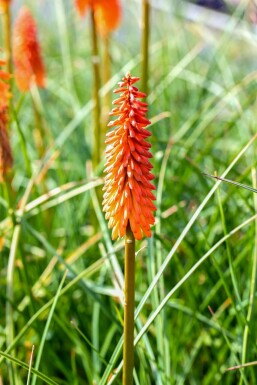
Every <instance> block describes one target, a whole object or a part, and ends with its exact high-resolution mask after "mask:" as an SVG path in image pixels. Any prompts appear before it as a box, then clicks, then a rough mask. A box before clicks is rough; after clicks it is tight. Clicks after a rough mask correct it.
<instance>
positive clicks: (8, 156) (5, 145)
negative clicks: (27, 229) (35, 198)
mask: <svg viewBox="0 0 257 385" xmlns="http://www.w3.org/2000/svg"><path fill="white" fill-rule="evenodd" d="M2 65H5V62H4V61H3V60H0V66H2ZM9 77H10V76H9V74H7V73H6V72H4V71H2V70H0V182H2V181H3V177H4V175H5V174H6V173H7V171H8V170H9V169H10V168H11V167H12V152H11V147H10V142H9V137H8V132H7V125H8V99H9V98H10V92H9V84H8V83H6V82H5V80H8V79H9Z"/></svg>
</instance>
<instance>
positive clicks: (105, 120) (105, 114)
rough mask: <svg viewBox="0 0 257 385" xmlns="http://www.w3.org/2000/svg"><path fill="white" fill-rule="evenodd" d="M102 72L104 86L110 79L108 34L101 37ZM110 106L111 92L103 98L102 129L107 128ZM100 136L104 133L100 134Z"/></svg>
mask: <svg viewBox="0 0 257 385" xmlns="http://www.w3.org/2000/svg"><path fill="white" fill-rule="evenodd" d="M102 71H103V84H104V85H106V84H107V83H108V82H109V80H110V79H111V60H110V37H109V34H108V33H107V34H106V35H105V36H104V37H103V70H102ZM111 104H112V96H111V91H110V90H109V91H107V92H106V93H105V95H104V98H103V113H102V115H103V127H107V123H108V120H109V111H110V109H111ZM102 131H103V130H102ZM102 134H104V133H103V132H102ZM102 136H103V135H102ZM103 140H104V139H103V138H102V137H101V141H103Z"/></svg>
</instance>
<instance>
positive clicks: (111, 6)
mask: <svg viewBox="0 0 257 385" xmlns="http://www.w3.org/2000/svg"><path fill="white" fill-rule="evenodd" d="M75 6H76V8H77V10H78V13H79V14H80V16H81V17H83V16H85V14H86V12H87V10H88V8H89V7H91V8H92V9H93V11H94V15H95V21H96V26H97V30H98V32H99V33H100V34H101V35H106V34H107V33H108V32H110V31H113V30H114V29H115V28H117V26H118V24H119V22H120V18H121V5H120V0H91V1H90V0H75Z"/></svg>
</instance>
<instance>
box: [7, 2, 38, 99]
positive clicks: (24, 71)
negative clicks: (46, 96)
mask: <svg viewBox="0 0 257 385" xmlns="http://www.w3.org/2000/svg"><path fill="white" fill-rule="evenodd" d="M40 51H41V50H40V46H39V43H38V39H37V28H36V23H35V20H34V19H33V16H32V15H31V13H30V10H29V9H28V8H27V7H22V8H21V10H20V12H19V15H18V17H17V19H16V22H15V25H14V30H13V59H14V65H15V79H16V83H17V86H18V88H19V89H20V91H28V90H29V89H30V86H31V84H32V83H33V82H35V83H36V84H37V86H38V87H44V86H45V69H44V64H43V61H42V57H41V52H40Z"/></svg>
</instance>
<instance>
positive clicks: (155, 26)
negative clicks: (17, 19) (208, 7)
mask: <svg viewBox="0 0 257 385" xmlns="http://www.w3.org/2000/svg"><path fill="white" fill-rule="evenodd" d="M125 3H126V4H124V11H123V23H122V25H121V26H120V28H119V30H118V31H117V32H115V33H114V34H113V35H112V37H111V40H110V49H111V63H112V78H111V80H110V82H109V83H108V84H106V85H103V87H102V88H101V90H100V98H101V100H103V98H104V95H105V94H106V93H108V91H109V90H112V89H113V88H114V86H115V85H116V83H117V81H119V80H120V78H121V76H122V75H124V74H125V73H126V72H127V71H128V70H130V71H131V73H132V74H133V75H134V76H137V75H140V70H141V62H140V55H139V52H140V41H139V34H140V12H139V9H140V5H139V2H131V4H129V5H128V4H127V3H128V2H125ZM28 4H30V5H32V10H33V12H34V16H35V18H36V19H37V22H38V28H39V36H40V39H41V45H42V48H43V52H44V59H45V62H46V69H47V86H46V90H40V91H38V92H39V93H38V98H39V99H38V103H39V105H40V108H41V114H42V118H43V121H44V122H45V128H46V132H48V133H49V134H47V135H46V137H45V143H46V144H47V145H46V148H45V151H44V155H43V156H42V157H41V158H39V157H38V152H37V149H36V147H35V142H34V138H33V133H34V116H33V109H32V107H31V103H30V97H29V95H24V96H23V97H21V96H20V94H19V93H18V91H17V89H16V88H15V87H14V90H13V98H12V104H13V107H12V108H13V110H11V139H12V148H13V154H14V168H13V171H12V176H13V179H12V189H11V190H12V195H11V199H12V203H11V207H10V208H9V207H8V202H7V199H6V195H5V194H4V187H3V185H1V186H0V191H1V196H0V245H1V243H2V241H3V240H4V246H3V248H2V250H1V257H0V287H1V291H0V350H1V352H2V353H1V352H0V356H1V357H0V363H1V364H0V379H1V378H2V379H3V383H6V384H9V383H10V384H11V385H14V384H15V385H20V384H24V383H26V380H27V377H28V370H29V361H30V355H31V351H32V346H33V345H34V346H35V350H34V363H33V365H32V372H31V383H33V385H35V383H37V385H39V384H44V383H49V384H55V383H56V384H67V385H68V384H72V385H73V384H74V385H76V384H78V385H83V384H85V385H86V384H100V385H105V384H107V383H108V384H111V383H114V384H120V383H121V375H120V374H117V375H116V374H115V373H116V372H117V373H119V372H120V369H121V360H122V338H123V337H122V328H123V321H122V319H123V307H122V305H121V303H122V297H123V292H122V287H123V280H124V278H123V272H122V271H123V261H124V248H123V242H120V241H117V242H114V243H113V242H112V241H111V234H110V232H109V230H108V228H107V223H106V221H105V218H104V214H103V213H102V208H101V202H100V201H99V199H98V194H97V193H96V189H97V188H99V186H102V184H103V179H102V170H103V164H104V162H103V161H101V162H100V163H99V164H98V166H97V167H96V168H94V169H93V168H92V143H93V130H92V127H93V126H92V125H93V122H92V108H93V105H92V100H91V98H92V92H91V91H92V72H91V58H90V55H91V53H90V52H91V50H90V46H89V41H90V40H89V39H90V37H89V28H88V21H89V20H88V19H86V20H84V21H83V20H82V21H81V20H80V19H79V18H78V16H77V15H76V13H75V11H74V7H73V4H72V2H62V1H45V2H44V3H43V2H42V4H41V5H35V3H34V2H28ZM242 7H243V6H241V8H238V9H237V10H236V12H235V14H234V15H233V16H228V15H226V18H227V19H226V20H227V22H226V23H225V24H224V23H223V22H222V23H221V24H220V26H219V27H220V28H219V29H218V28H217V29H214V28H212V27H210V26H209V23H208V21H209V20H208V17H207V16H206V17H204V18H203V22H201V23H200V22H199V20H198V21H197V22H194V21H192V19H191V20H189V19H190V18H188V17H187V16H186V15H187V12H186V11H187V8H185V9H184V11H183V10H181V9H180V10H178V11H179V12H177V13H176V12H175V13H172V12H164V11H162V10H160V9H154V10H153V11H152V17H151V22H152V24H151V38H150V55H149V60H150V72H149V82H148V92H149V97H148V103H149V114H148V116H149V118H150V119H151V120H152V125H151V126H150V128H149V129H150V131H151V132H152V137H151V143H152V153H153V164H154V174H155V175H156V179H155V185H156V187H157V191H156V197H157V200H156V203H157V212H156V224H155V226H154V227H153V237H152V238H151V239H144V240H143V241H142V242H138V243H137V250H136V252H137V255H136V296H135V299H136V321H135V325H136V335H135V338H136V340H135V341H136V348H135V354H136V356H135V378H134V380H135V384H136V385H138V384H140V385H150V384H158V385H166V384H179V385H182V384H188V385H195V384H202V385H208V384H212V385H213V384H224V385H230V384H231V385H234V384H244V385H245V384H249V385H251V384H255V383H256V381H257V379H256V368H254V366H250V367H245V369H241V368H240V369H237V370H234V371H230V372H227V371H226V369H228V368H229V367H233V366H237V365H240V364H242V363H247V362H254V361H256V350H257V349H256V327H255V323H254V319H255V316H256V287H255V285H254V282H253V277H254V269H256V197H255V195H254V193H253V192H251V191H247V190H245V189H242V188H237V187H235V186H233V185H231V184H225V183H221V182H220V181H214V180H211V179H209V178H207V177H206V176H204V175H203V172H206V173H209V174H214V173H215V172H216V173H217V175H219V176H223V177H224V178H228V179H231V180H233V181H236V182H238V183H242V184H246V185H249V186H252V187H253V188H256V175H255V172H254V170H255V168H256V162H257V158H256V148H257V146H256V118H257V112H256V111H257V109H256V91H257V84H256V79H257V73H256V58H255V56H256V52H255V51H256V35H255V31H254V28H253V26H252V25H248V24H247V22H245V21H244V22H243V21H241V18H242V13H241V10H242ZM46 9H48V12H49V14H48V15H49V18H48V17H47V16H46V13H45V12H46ZM42 10H44V13H43V11H42ZM199 12H201V11H200V8H199ZM208 12H209V15H212V13H211V11H208ZM16 13H17V12H16V9H14V10H13V14H14V16H15V15H16ZM206 15H208V13H206ZM222 20H223V19H222ZM217 22H218V19H217ZM100 49H103V46H101V47H100ZM139 88H140V85H139ZM36 92H37V90H36ZM92 218H94V220H92ZM14 253H15V255H14ZM12 256H13V257H14V265H13V266H12V268H11V271H10V272H9V274H13V275H14V276H13V282H14V283H13V286H12V287H11V290H13V294H12V295H13V298H14V300H13V302H12V303H11V308H12V311H11V312H10V313H8V305H7V307H6V304H7V303H8V291H6V287H7V279H8V276H9V275H8V272H7V266H8V261H10V259H9V258H10V257H12ZM254 261H255V264H254ZM9 266H11V265H10V263H9ZM66 272H67V273H66ZM66 274H67V275H66ZM6 310H7V314H6ZM8 317H9V318H10V317H11V318H12V323H13V326H14V330H13V332H14V335H13V342H12V344H11V345H10V346H7V345H6V333H7V335H8V333H9V332H10V329H9V328H11V324H6V319H7V320H8ZM247 319H248V321H249V322H248V323H247V322H246V320H247ZM11 362H12V363H13V370H14V374H13V379H10V377H9V371H8V366H9V364H10V363H11ZM35 370H36V371H38V372H35ZM34 373H38V377H37V380H36V377H33V376H34ZM111 378H112V379H111ZM108 379H109V382H108ZM0 382H1V380H0Z"/></svg>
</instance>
